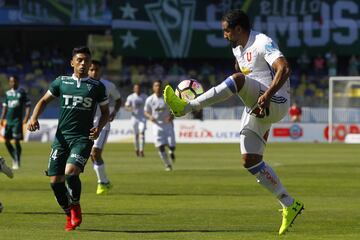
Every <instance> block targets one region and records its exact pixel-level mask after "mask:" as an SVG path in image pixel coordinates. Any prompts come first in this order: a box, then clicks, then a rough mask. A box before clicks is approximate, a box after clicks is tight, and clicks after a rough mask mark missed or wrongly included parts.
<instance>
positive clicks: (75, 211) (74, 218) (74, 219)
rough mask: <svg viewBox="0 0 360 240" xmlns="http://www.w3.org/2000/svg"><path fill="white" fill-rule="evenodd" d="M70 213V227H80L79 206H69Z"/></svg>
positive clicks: (80, 215)
mask: <svg viewBox="0 0 360 240" xmlns="http://www.w3.org/2000/svg"><path fill="white" fill-rule="evenodd" d="M70 212H71V225H72V226H73V228H74V229H75V228H76V227H78V226H80V224H81V222H82V214H81V207H80V204H73V205H71V207H70Z"/></svg>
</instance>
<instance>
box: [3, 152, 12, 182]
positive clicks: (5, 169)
mask: <svg viewBox="0 0 360 240" xmlns="http://www.w3.org/2000/svg"><path fill="white" fill-rule="evenodd" d="M0 172H3V173H4V174H5V175H6V176H8V177H9V178H13V177H14V174H13V172H12V170H11V169H10V168H9V167H8V166H7V165H6V163H5V159H4V158H3V157H1V156H0Z"/></svg>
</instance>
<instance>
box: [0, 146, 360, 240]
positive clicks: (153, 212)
mask: <svg viewBox="0 0 360 240" xmlns="http://www.w3.org/2000/svg"><path fill="white" fill-rule="evenodd" d="M0 149H1V153H2V155H4V156H5V157H6V159H7V162H8V164H9V165H10V161H9V160H10V157H9V155H8V154H7V152H6V150H5V147H4V146H3V145H2V146H1V147H0ZM49 149H50V146H49V145H48V144H39V143H31V144H24V145H23V167H22V168H21V169H20V170H19V171H17V172H16V173H15V174H16V176H15V178H14V179H12V180H11V179H8V178H6V177H5V175H0V200H1V202H2V203H3V204H4V207H5V208H4V212H3V213H1V214H0V239H2V240H7V239H37V240H40V239H46V240H49V239H87V240H90V239H96V240H99V239H127V240H134V239H146V240H147V239H181V240H183V239H195V240H200V239H209V240H217V239H246V240H248V239H250V240H251V239H256V240H259V239H276V238H279V237H278V235H277V231H278V228H279V225H280V221H281V216H280V213H279V212H278V211H277V209H278V208H279V205H278V203H277V201H276V199H274V197H273V196H272V195H271V194H269V193H268V192H267V191H266V190H265V189H263V188H262V187H261V186H259V185H258V184H257V183H256V181H255V179H254V177H253V176H251V175H250V174H249V173H248V172H247V171H246V170H244V169H243V168H242V164H241V159H240V154H239V146H238V145H237V144H223V145H221V144H199V145H190V144H189V145H187V144H182V145H180V144H179V145H178V149H177V162H176V165H175V171H173V172H170V173H169V172H165V171H164V170H163V167H162V165H161V162H160V159H159V157H158V155H157V153H156V151H155V149H154V147H153V145H151V144H149V145H147V146H146V152H145V153H146V157H145V158H144V159H138V158H136V157H135V156H134V155H135V154H134V153H133V147H132V145H131V144H108V145H107V146H106V149H105V152H104V158H105V161H106V164H107V165H106V167H107V172H108V176H109V178H110V180H111V181H112V183H113V185H114V188H113V191H112V192H111V194H110V195H107V196H96V194H95V190H96V177H95V174H94V172H93V170H92V166H91V164H90V163H89V164H88V165H87V167H86V171H85V173H84V174H83V175H82V186H83V193H82V198H81V202H82V208H83V212H84V216H83V224H82V225H81V227H80V228H79V229H78V230H76V231H73V232H70V233H66V232H64V231H63V227H64V224H65V218H64V215H63V214H62V211H61V210H60V208H59V207H58V205H57V203H56V201H55V199H54V197H53V194H52V192H51V190H50V186H49V183H48V178H47V177H46V176H45V175H44V174H43V172H44V170H45V168H46V167H47V157H48V155H49V152H50V151H49ZM359 153H360V148H359V146H358V145H340V144H338V145H336V144H333V145H328V144H269V146H268V148H267V152H266V154H265V156H266V158H265V159H266V161H267V162H269V163H270V164H271V165H272V166H273V168H274V169H275V170H276V172H277V173H278V175H279V176H280V178H281V180H282V182H283V184H284V185H285V186H286V188H287V189H288V191H289V192H290V193H291V194H293V195H294V196H295V197H297V198H299V199H301V200H302V201H303V202H304V203H305V211H304V212H303V214H302V215H300V217H299V218H298V219H297V220H296V222H295V224H294V226H293V227H292V228H291V229H290V231H289V232H288V233H287V234H286V235H285V236H284V237H281V238H282V239H299V240H304V239H316V240H318V239H326V240H328V239H360V224H359V220H360V208H359V202H360V201H359V200H360V181H359V180H360V157H359V156H360V154H359Z"/></svg>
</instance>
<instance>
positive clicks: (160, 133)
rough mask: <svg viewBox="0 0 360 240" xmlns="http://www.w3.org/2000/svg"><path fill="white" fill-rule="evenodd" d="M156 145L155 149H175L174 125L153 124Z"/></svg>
mask: <svg viewBox="0 0 360 240" xmlns="http://www.w3.org/2000/svg"><path fill="white" fill-rule="evenodd" d="M153 134H154V144H155V147H160V146H161V145H168V146H169V147H175V144H176V143H175V132H174V125H173V124H172V123H166V124H164V123H163V124H160V125H159V124H153Z"/></svg>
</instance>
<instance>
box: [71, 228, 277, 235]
mask: <svg viewBox="0 0 360 240" xmlns="http://www.w3.org/2000/svg"><path fill="white" fill-rule="evenodd" d="M77 231H81V232H104V233H134V234H142V233H150V234H151V233H231V232H235V233H236V232H255V231H256V232H259V231H261V232H273V231H270V230H265V229H263V230H259V229H254V230H251V229H213V230H209V229H176V230H169V229H168V230H111V229H87V228H82V229H78V230H77Z"/></svg>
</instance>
